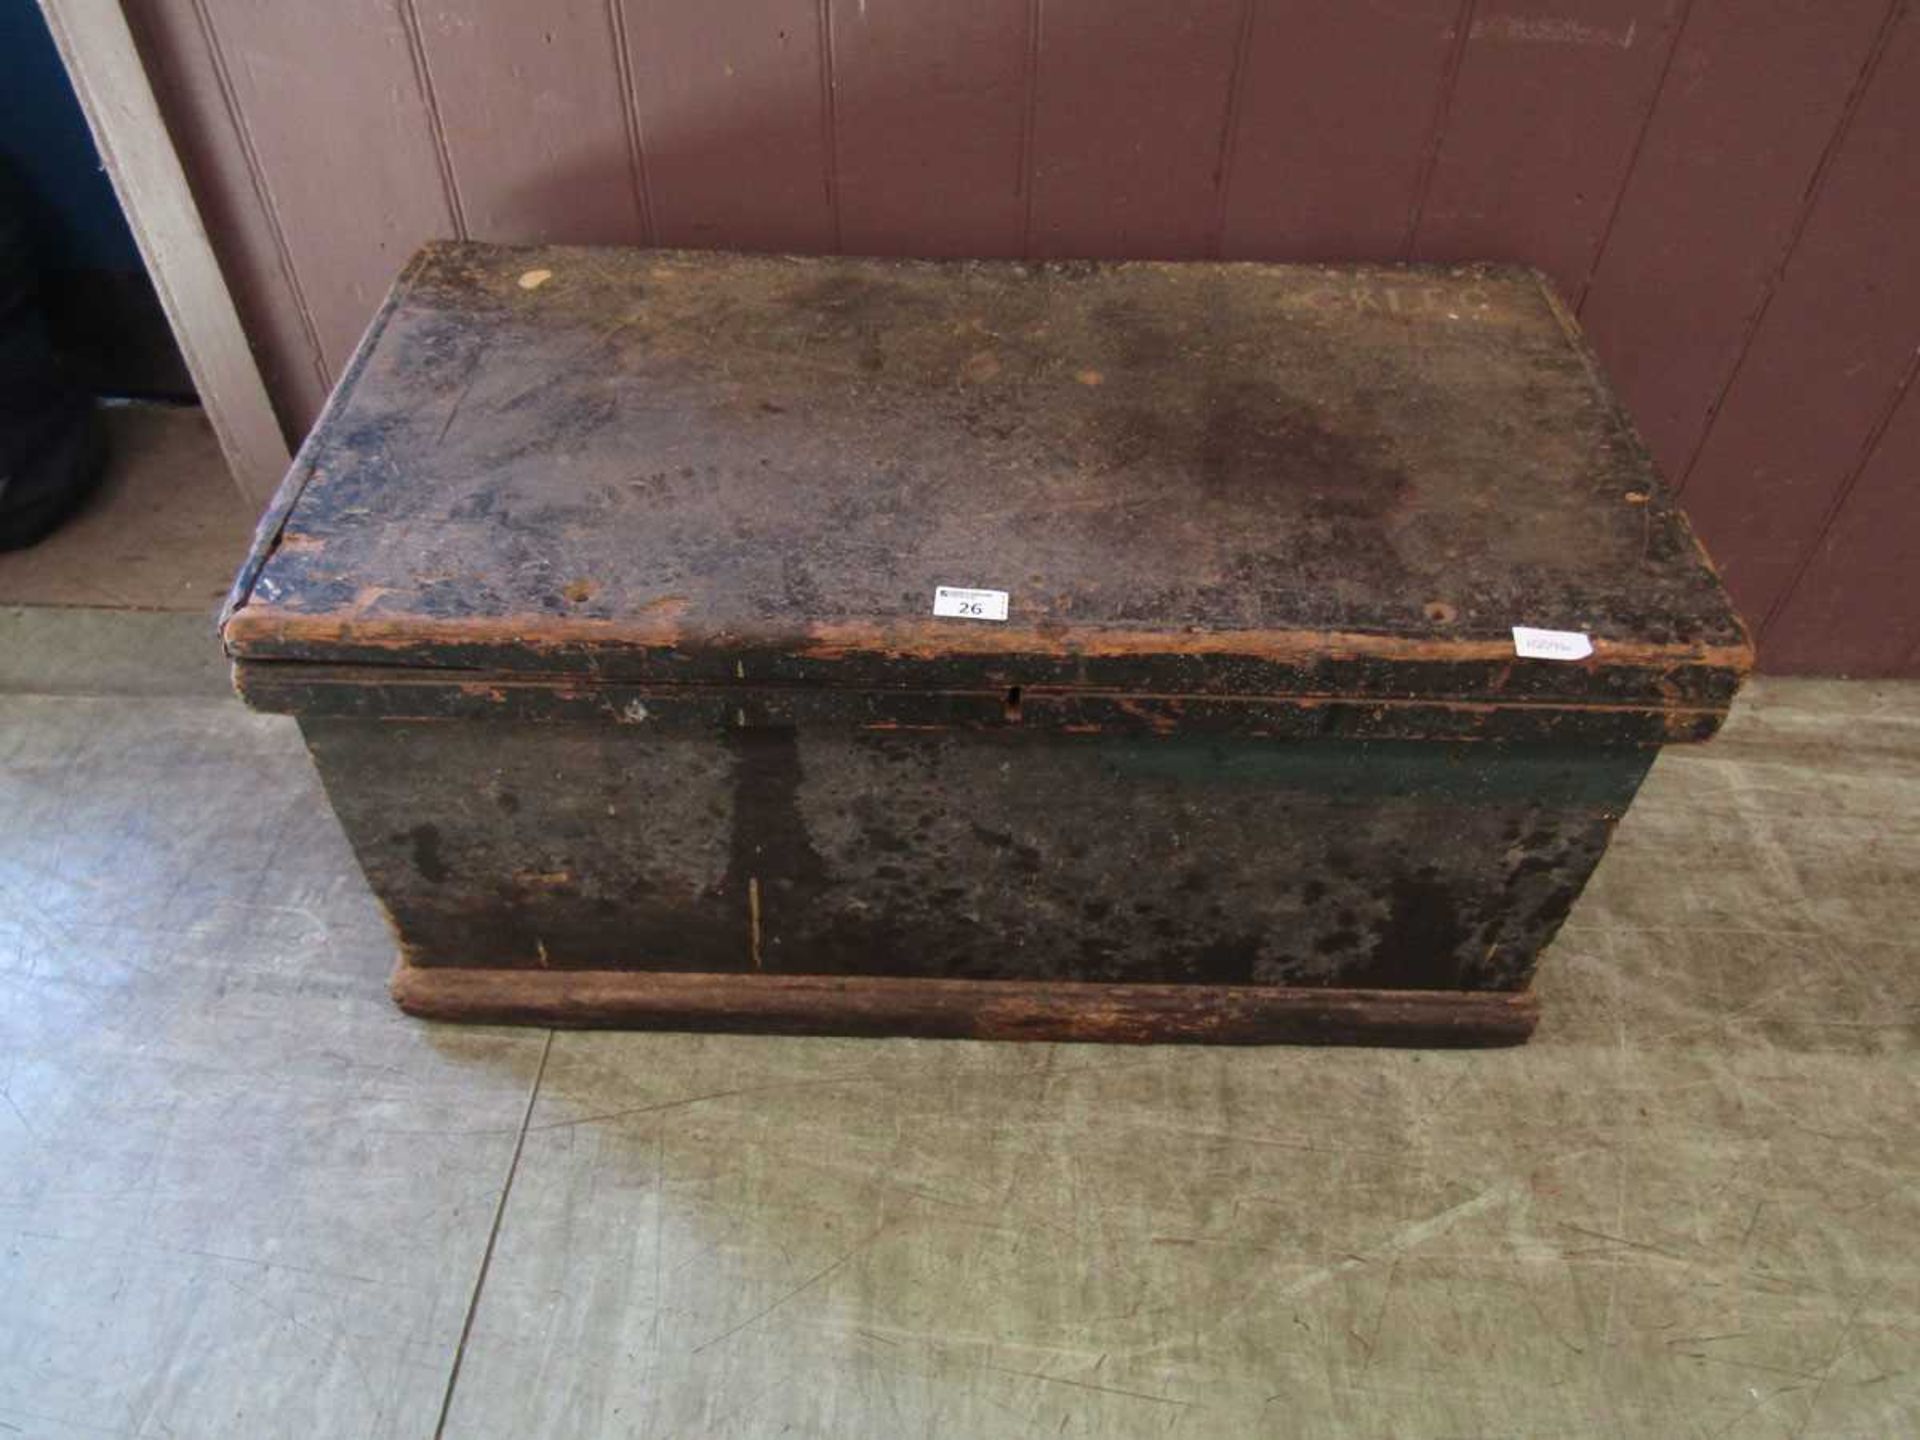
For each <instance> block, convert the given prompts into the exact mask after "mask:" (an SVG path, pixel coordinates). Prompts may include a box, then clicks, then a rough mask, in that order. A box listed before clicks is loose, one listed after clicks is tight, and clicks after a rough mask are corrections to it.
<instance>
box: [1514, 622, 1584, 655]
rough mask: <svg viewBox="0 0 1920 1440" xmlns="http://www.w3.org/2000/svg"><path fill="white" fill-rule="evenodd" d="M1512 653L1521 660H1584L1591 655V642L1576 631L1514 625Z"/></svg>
mask: <svg viewBox="0 0 1920 1440" xmlns="http://www.w3.org/2000/svg"><path fill="white" fill-rule="evenodd" d="M1513 653H1514V654H1516V655H1518V656H1519V657H1520V658H1521V659H1523V660H1584V659H1586V658H1587V657H1588V656H1589V655H1591V654H1593V641H1591V640H1589V639H1588V638H1587V637H1586V636H1585V635H1584V634H1582V633H1581V632H1580V631H1578V630H1535V629H1533V628H1531V627H1530V626H1526V625H1516V626H1514V627H1513Z"/></svg>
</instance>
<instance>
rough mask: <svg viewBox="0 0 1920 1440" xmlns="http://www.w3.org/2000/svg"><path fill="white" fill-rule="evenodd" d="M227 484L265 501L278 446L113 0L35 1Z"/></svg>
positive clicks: (281, 444)
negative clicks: (216, 444)
mask: <svg viewBox="0 0 1920 1440" xmlns="http://www.w3.org/2000/svg"><path fill="white" fill-rule="evenodd" d="M40 10H41V13H42V14H44V15H45V16H46V19H47V28H48V29H49V30H51V31H52V32H53V42H54V44H55V45H56V46H58V47H59V50H60V58H61V59H62V60H63V61H65V62H66V67H67V74H68V76H69V77H71V79H72V81H73V88H74V91H75V93H77V94H78V95H79V97H80V108H81V109H82V110H84V111H85V112H86V116H87V124H88V126H90V127H91V128H92V130H93V139H94V143H95V144H96V145H98V146H99V149H100V158H101V160H102V161H103V162H105V165H106V170H107V176H108V178H109V179H110V180H112V181H113V188H114V192H115V193H116V194H117V195H118V196H119V197H120V207H121V209H122V210H123V211H125V212H126V217H127V224H128V225H129V226H130V227H131V228H132V230H133V238H134V240H135V242H136V243H137V244H138V245H139V247H140V254H141V257H142V258H143V259H144V260H145V261H146V264H147V274H148V276H149V277H150V278H151V279H152V280H153V288H154V289H155V290H156V291H158V292H159V295H160V305H161V308H163V309H164V310H165V311H166V314H167V321H168V323H169V324H171V325H172V327H173V334H174V339H175V340H177V341H178V342H179V345H180V354H181V357H182V358H183V359H184V360H185V361H186V362H187V370H188V371H189V372H190V373H191V374H192V376H193V383H194V388H195V389H196V390H197V391H198V392H199V395H200V405H201V407H202V408H203V409H204V410H205V411H206V414H207V418H208V419H209V420H210V421H212V422H213V433H214V434H215V435H216V436H217V437H219V441H220V450H221V453H222V454H224V455H225V456H226V460H227V468H228V469H229V470H230V471H231V472H232V474H233V482H234V484H235V485H237V486H239V487H240V493H241V494H242V495H244V496H245V497H246V498H247V500H248V501H249V502H251V503H252V504H254V505H256V506H259V505H264V504H265V503H266V501H267V499H268V497H269V496H271V495H272V494H273V492H274V490H275V488H276V487H278V485H279V484H280V477H281V476H282V475H283V474H285V473H286V469H287V441H286V436H285V435H284V434H282V433H281V430H280V422H279V421H278V420H277V419H276V418H275V417H274V413H273V405H272V403H271V402H270V401H269V400H268V399H267V387H266V385H265V384H264V383H263V382H262V380H261V378H260V367H259V365H258V364H257V363H256V362H255V360H254V358H253V350H252V348H251V347H250V346H249V345H248V344H247V336H246V332H245V331H244V330H243V329H242V328H241V326H240V315H239V312H238V311H237V310H236V309H235V308H234V304H233V296H232V294H231V293H230V292H229V291H228V289H227V281H226V277H225V276H224V275H223V274H221V271H220V264H219V261H218V260H216V259H215V258H214V254H213V246H212V245H211V244H209V243H208V240H207V232H206V228H205V227H204V226H203V225H202V224H201V223H200V211H199V207H198V206H196V205H195V204H194V200H193V192H192V191H191V190H190V189H188V187H187V175H186V171H185V170H183V169H182V168H181V166H180V157H179V155H178V154H176V153H175V151H174V148H173V140H172V137H171V136H170V135H169V134H168V133H167V126H166V121H165V120H164V119H163V118H162V117H161V114H160V106H159V104H158V103H157V102H156V101H155V100H154V98H153V86H152V85H151V84H150V83H149V81H148V79H147V72H146V68H145V67H144V66H143V65H142V64H141V62H140V53H139V51H138V50H136V49H135V48H134V43H133V33H132V31H130V30H129V29H128V28H127V18H126V16H125V15H124V14H123V13H122V12H121V9H120V4H119V0H40Z"/></svg>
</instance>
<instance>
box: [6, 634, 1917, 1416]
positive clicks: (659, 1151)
mask: <svg viewBox="0 0 1920 1440" xmlns="http://www.w3.org/2000/svg"><path fill="white" fill-rule="evenodd" d="M205 627H206V621H205V620H204V618H203V617H198V616H164V615H162V616H153V615H148V616H114V615H109V614H101V613H89V612H85V611H56V610H15V611H0V657H3V658H0V692H4V693H0V815H3V816H4V817H5V824H4V826H3V827H0V996H4V1000H3V1001H0V1436H13V1435H16V1434H18V1435H32V1436H48V1437H68V1436H76V1437H77V1436H93V1435H126V1436H181V1437H217V1436H245V1437H263V1436H301V1437H306V1436H356V1437H358V1436H372V1437H383V1436H403V1437H425V1436H431V1435H434V1434H436V1433H444V1434H446V1435H449V1436H461V1437H496V1436H497V1437H516V1440H518V1437H527V1436H542V1437H547V1436H555V1437H559V1436H583V1437H584V1436H596V1437H597V1436H649V1437H666V1436H702V1437H760V1436H776V1435H793V1436H821V1437H835V1440H844V1437H866V1436H871V1437H905V1436H936V1435H937V1436H991V1437H998V1436H1063V1435H1064V1436H1097V1437H1116V1436H1134V1435H1140V1436H1147V1435H1152V1436H1168V1435H1172V1436H1189V1437H1193V1436H1242V1435H1254V1434H1271V1435H1286V1436H1322V1435H1325V1436H1413V1435H1419V1436H1492V1435H1514V1436H1559V1435H1600V1436H1641V1435H1644V1436H1661V1437H1673V1436H1700V1437H1707V1436H1775V1435H1781V1436H1836V1435H1846V1436H1892V1435H1911V1434H1915V1433H1920V1265H1917V1264H1916V1251H1915V1238H1916V1236H1920V1192H1917V1191H1916V1188H1915V1184H1914V1181H1915V1178H1916V1174H1917V1173H1920V1160H1917V1159H1916V1153H1917V1149H1920V1147H1917V1145H1916V1142H1917V1141H1920V1105H1917V1104H1916V1101H1920V1064H1916V1045H1915V1040H1916V1026H1915V1020H1916V1014H1917V1013H1920V1012H1917V1011H1916V1001H1920V967H1917V966H1916V964H1915V962H1916V960H1917V959H1920V954H1917V953H1916V950H1915V946H1914V936H1915V934H1916V929H1917V927H1916V921H1917V920H1920V885H1916V884H1915V883H1914V880H1915V875H1916V872H1920V710H1917V709H1916V706H1915V701H1916V699H1920V688H1917V687H1906V688H1901V687H1898V686H1893V685H1849V684H1840V683H1805V682H1803V683H1787V682H1770V683H1762V684H1756V685H1755V686H1754V687H1753V688H1752V691H1751V692H1750V697H1751V698H1750V699H1749V700H1748V701H1746V702H1743V704H1742V706H1741V708H1740V710H1739V712H1738V716H1737V720H1736V722H1735V723H1734V724H1733V725H1731V726H1730V727H1729V729H1728V731H1727V733H1726V735H1725V736H1724V738H1723V739H1722V740H1721V741H1719V742H1717V743H1715V744H1713V745H1711V746H1707V747H1702V748H1697V749H1682V750H1677V751H1672V752H1669V753H1668V754H1667V755H1665V756H1663V757H1662V759H1661V760H1660V762H1659V764H1658V766H1657V767H1656V769H1655V772H1654V776H1653V779H1652V780H1651V781H1650V783H1649V784H1648V786H1647V788H1646V791H1645V793H1644V796H1643V798H1642V799H1641V801H1640V803H1639V804H1638V806H1637V807H1636V808H1635V810H1634V811H1633V813H1632V814H1631V815H1630V817H1629V818H1628V820H1627V822H1626V823H1625V824H1624V825H1623V826H1622V828H1621V832H1620V836H1619V839H1618V842H1617V843H1616V845H1615V847H1614V849H1613V851H1612V853H1611V854H1610V855H1609V857H1608V858H1607V860H1606V862H1605V864H1604V866H1603V868H1602V870H1601V872H1600V874H1599V876H1598V877H1597V878H1596V880H1595V882H1594V884H1593V886H1592V887H1591V889H1590V892H1589V894H1588V896H1587V897H1586V898H1585V899H1584V900H1583V901H1582V903H1581V904H1580V906H1579V908H1578V909H1577V911H1576V912H1575V914H1574V916H1573V919H1572V921H1571V922H1570V923H1569V924H1568V926H1567V928H1566V930H1565V932H1564V934H1563V936H1562V938H1561V939H1560V940H1559V941H1558V943H1557V944H1556V945H1555V946H1554V948H1553V951H1552V953H1551V955H1550V957H1549V960H1548V962H1547V965H1546V968H1545V973H1544V977H1543V982H1542V988H1543V990H1544V992H1545V1012H1546V1018H1545V1021H1544V1023H1543V1025H1542V1028H1541V1031H1540V1033H1539V1035H1538V1037H1537V1038H1536V1040H1535V1041H1534V1043H1533V1044H1532V1045H1530V1046H1528V1047H1527V1048H1525V1049H1521V1050H1512V1051H1493V1052H1480V1053H1466V1054H1461V1053H1417V1052H1387V1051H1354V1050H1346V1051H1340V1050H1328V1051H1314V1050H1267V1051H1259V1050H1253V1051H1248V1050H1232V1051H1229V1050H1202V1049H1176V1048H1164V1049H1144V1050H1130V1049H1103V1048H1096V1047H1084V1046H1065V1045H1062V1046H1018V1045H1002V1046H994V1045H984V1044H964V1043H952V1042H948V1043H938V1042H935V1043H920V1042H910V1041H892V1042H867V1041H839V1040H797V1039H758V1038H727V1037H715V1036H679V1035H637V1034H580V1033H566V1032H560V1033H553V1034H549V1033H548V1032H546V1031H542V1030H511V1029H486V1028H477V1029H453V1028H437V1027H434V1026H430V1025H426V1024H422V1023H419V1022H415V1021H412V1020H409V1019H407V1018H405V1017H403V1016H401V1015H400V1014H398V1013H397V1012H395V1011H394V1010H393V1009H392V1008H391V1006H390V1005H389V1004H388V1002H387V999H386V996H385V992H384V985H385V981H386V975H387V969H388V966H389V964H390V962H391V959H392V943H391V940H390V938H389V936H388V934H387V931H386V929H385V926H384V924H383V923H382V921H381V919H380V916H379V915H378V913H377V912H376V909H375V907H374V904H373V902H372V900H371V899H370V898H369V896H368V894H367V891H366V890H365V888H364V886H363V884H362V882H361V880H360V878H359V876H358V874H357V872H356V870H355V867H354V864H353V861H352V858H351V856H350V855H349V853H348V851H347V848H346V845H345V842H344V841H343V839H342V838H341V835H340V833H339V831H338V829H337V828H336V826H335V824H334V822H333V820H332V818H331V817H330V815H329V813H328V811H327V808H326V805H325V803H324V800H323V798H322V796H321V793H320V790H319V788H318V786H317V784H316V782H315V779H314V776H313V772H312V769H311V767H310V766H309V765H308V763H307V761H306V759H305V755H304V752H303V751H302V749H301V746H300V742H299V738H298V735H297V734H296V732H295V730H294V728H293V726H292V724H291V723H290V722H288V721H286V720H284V719H282V718H278V717H265V716H258V715H252V714H249V713H248V712H246V711H244V710H243V709H241V708H240V707H239V706H238V704H237V703H235V702H234V701H233V700H232V699H230V698H229V697H227V696H226V695H225V694H224V692H223V688H222V687H223V679H222V673H221V669H220V666H219V664H218V661H217V657H215V656H214V655H213V652H212V648H211V646H212V642H211V640H210V638H209V632H208V630H207V629H206V628H205Z"/></svg>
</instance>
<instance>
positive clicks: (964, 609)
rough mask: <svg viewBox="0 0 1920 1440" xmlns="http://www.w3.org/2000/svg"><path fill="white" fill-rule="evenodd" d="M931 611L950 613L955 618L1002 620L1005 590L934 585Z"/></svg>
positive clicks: (1004, 611)
mask: <svg viewBox="0 0 1920 1440" xmlns="http://www.w3.org/2000/svg"><path fill="white" fill-rule="evenodd" d="M933 613H934V614H936V615H951V616H952V617H953V618H955V619H956V620H1004V619H1006V618H1007V592H1006V591H1004V590H963V589H961V588H960V587H959V586H958V585H936V586H935V587H934V590H933Z"/></svg>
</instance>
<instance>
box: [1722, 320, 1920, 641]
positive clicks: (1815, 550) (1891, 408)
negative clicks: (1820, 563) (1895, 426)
mask: <svg viewBox="0 0 1920 1440" xmlns="http://www.w3.org/2000/svg"><path fill="white" fill-rule="evenodd" d="M1917 374H1920V349H1916V350H1915V351H1914V352H1913V353H1912V354H1911V355H1909V356H1908V357H1907V365H1906V368H1905V369H1904V370H1902V371H1901V372H1900V379H1899V380H1898V381H1897V382H1896V383H1895V385H1894V387H1893V392H1892V393H1891V394H1890V395H1888V397H1887V400H1886V403H1885V404H1884V405H1882V406H1881V408H1880V413H1879V414H1878V415H1876V416H1874V419H1873V423H1872V424H1871V425H1869V426H1868V427H1867V434H1866V438H1865V439H1864V440H1862V441H1861V442H1860V450H1859V453H1858V454H1856V455H1855V456H1854V459H1853V463H1852V464H1851V465H1849V466H1848V467H1847V469H1846V473H1845V474H1844V475H1842V476H1841V477H1840V484H1839V485H1838V486H1837V487H1836V488H1835V490H1834V493H1833V499H1832V500H1831V501H1829V502H1828V504H1827V510H1826V513H1825V514H1824V515H1822V516H1821V517H1820V523H1819V524H1818V525H1817V526H1815V527H1814V531H1813V538H1812V539H1811V540H1810V541H1809V542H1808V543H1807V545H1806V548H1805V549H1804V550H1802V552H1801V554H1800V558H1799V561H1798V563H1796V564H1795V565H1794V567H1793V574H1792V575H1791V576H1789V577H1788V579H1787V583H1786V584H1785V585H1783V586H1781V587H1780V593H1779V594H1778V595H1777V596H1775V597H1774V601H1773V604H1772V605H1770V606H1769V607H1768V608H1767V613H1766V614H1765V615H1763V616H1762V617H1761V619H1760V623H1759V625H1757V626H1756V627H1754V638H1755V640H1756V641H1759V642H1764V641H1765V639H1766V635H1767V632H1768V631H1769V630H1771V629H1772V628H1773V626H1774V623H1775V622H1776V621H1777V620H1779V618H1780V616H1781V615H1782V614H1784V613H1785V611H1786V608H1787V602H1788V601H1790V600H1792V599H1793V594H1794V592H1795V591H1796V590H1798V589H1799V588H1800V582H1801V581H1802V580H1804V579H1805V578H1806V575H1807V571H1808V570H1810V569H1812V568H1813V562H1814V560H1815V559H1817V558H1818V557H1819V554H1820V550H1821V547H1822V546H1824V545H1825V544H1826V543H1827V537H1828V536H1829V535H1830V534H1832V533H1833V527H1834V526H1835V525H1836V524H1838V523H1839V520H1840V513H1841V511H1843V510H1845V509H1846V508H1847V501H1848V499H1849V498H1851V496H1852V495H1853V489H1854V486H1855V485H1857V484H1859V483H1860V477H1861V476H1862V475H1863V474H1865V473H1866V469H1867V466H1868V465H1869V464H1870V463H1871V462H1872V460H1873V453H1874V451H1876V450H1878V449H1879V448H1880V441H1881V438H1882V437H1883V436H1884V435H1885V434H1886V433H1887V427H1888V426H1889V425H1891V424H1892V423H1893V417H1894V416H1895V415H1896V414H1898V413H1899V410H1900V404H1901V402H1902V401H1903V400H1905V399H1906V398H1907V392H1908V391H1909V390H1911V389H1912V388H1913V380H1914V376H1915V375H1917Z"/></svg>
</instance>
